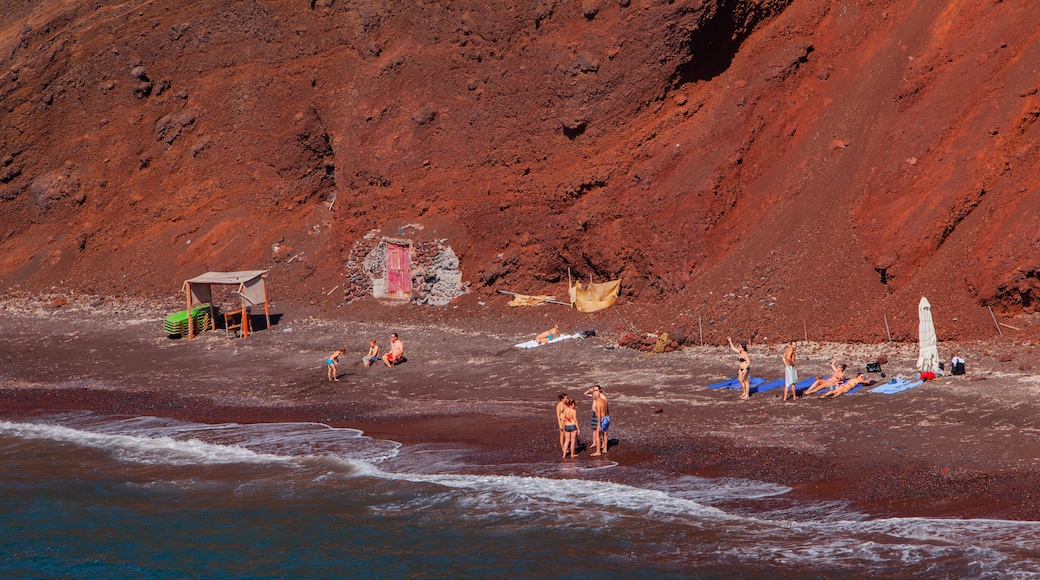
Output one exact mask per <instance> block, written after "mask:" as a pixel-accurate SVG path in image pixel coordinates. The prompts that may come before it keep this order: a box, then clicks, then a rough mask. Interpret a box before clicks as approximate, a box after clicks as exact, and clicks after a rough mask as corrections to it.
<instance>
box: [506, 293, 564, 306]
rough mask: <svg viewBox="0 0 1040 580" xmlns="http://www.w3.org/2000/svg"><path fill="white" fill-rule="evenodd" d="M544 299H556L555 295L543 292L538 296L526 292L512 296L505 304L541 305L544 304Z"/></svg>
mask: <svg viewBox="0 0 1040 580" xmlns="http://www.w3.org/2000/svg"><path fill="white" fill-rule="evenodd" d="M546 300H556V297H555V296H546V295H544V294H542V295H539V296H528V295H526V294H517V295H516V296H513V299H512V300H510V301H509V302H507V303H506V306H512V307H513V308H516V307H517V306H541V305H543V304H545V301H546Z"/></svg>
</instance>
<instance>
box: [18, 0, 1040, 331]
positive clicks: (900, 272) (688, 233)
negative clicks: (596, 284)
mask: <svg viewBox="0 0 1040 580" xmlns="http://www.w3.org/2000/svg"><path fill="white" fill-rule="evenodd" d="M1036 22H1040V4H1037V3H1035V2H1027V1H1024V0H1005V1H1004V2H994V1H992V0H985V1H982V0H978V1H974V2H971V1H961V2H954V1H950V2H924V1H912V0H891V1H873V2H868V1H865V0H863V1H858V2H856V1H852V0H832V1H820V0H813V1H809V0H772V1H770V0H757V1H756V0H686V1H683V0H676V1H674V2H667V1H664V0H620V1H618V0H612V1H608V0H599V1H597V0H583V1H580V2H579V1H553V0H542V1H541V2H508V1H501V2H497V1H496V2H478V1H468V2H467V1H453V2H423V1H399V0H385V1H376V0H370V1H355V2H346V1H344V0H315V1H314V2H308V1H307V0H299V1H297V0H294V1H284V2H260V1H245V2H219V3H218V2H191V3H183V2H173V1H167V0H156V1H152V2H125V3H124V2H112V1H105V0H97V1H94V2H89V3H88V2H59V1H57V0H41V1H29V0H24V1H23V0H13V1H12V2H10V3H9V7H7V8H5V10H4V11H3V14H0V59H2V65H3V66H2V68H0V72H2V73H3V74H2V76H0V119H2V123H0V158H2V159H0V165H2V166H0V216H2V224H0V243H2V248H3V252H2V254H0V286H2V287H4V288H10V287H13V286H14V285H21V286H23V287H28V288H47V287H51V286H52V285H56V284H60V285H62V286H65V287H73V288H77V289H81V290H85V291H96V292H100V291H104V292H112V291H120V292H144V293H146V294H148V293H158V292H159V291H162V292H164V293H166V292H172V291H175V290H176V288H178V287H179V284H180V282H181V281H182V280H183V279H184V278H185V277H189V276H192V275H195V274H197V273H199V272H201V271H204V270H215V269H252V268H267V267H270V268H272V269H273V273H272V275H274V276H277V277H279V278H281V279H282V280H283V281H284V282H285V283H284V284H283V285H282V286H283V288H285V287H287V286H289V285H291V286H292V290H291V292H292V293H293V294H294V295H301V296H303V297H305V298H306V297H310V298H312V299H313V298H314V297H321V296H324V295H325V292H326V291H327V290H329V289H332V288H334V287H335V286H337V285H339V284H342V283H343V272H344V264H345V263H346V262H347V258H348V253H349V252H350V251H351V248H352V247H353V246H354V243H355V242H356V241H357V240H358V239H360V238H361V237H362V236H364V235H365V234H366V233H368V232H370V231H371V230H373V229H381V230H388V231H392V230H393V229H395V228H398V227H400V226H402V225H405V224H419V225H420V226H421V227H423V228H424V229H423V230H422V231H424V232H427V234H426V235H429V236H431V237H436V238H439V239H447V240H449V242H448V243H450V246H451V247H452V248H453V250H454V252H455V253H456V254H457V256H458V258H459V261H460V264H461V269H462V272H463V276H464V278H465V279H466V280H468V281H469V282H470V284H471V288H472V289H473V290H475V291H477V292H493V291H494V290H495V289H496V288H509V289H515V290H519V291H523V292H547V293H557V294H559V293H560V292H561V291H564V290H563V288H564V287H563V285H562V284H561V281H563V280H565V279H566V276H567V269H568V268H570V269H571V271H572V272H573V273H574V275H575V276H577V277H581V278H586V277H588V276H589V275H592V276H595V277H597V278H606V277H611V278H613V277H618V276H620V277H622V278H624V286H625V294H626V296H627V300H630V301H635V302H638V303H639V304H641V305H644V306H646V305H651V306H652V307H651V308H650V310H651V311H654V312H657V313H658V314H657V316H659V317H660V319H661V320H665V319H668V320H673V321H678V322H679V323H691V322H694V321H696V320H697V317H698V316H700V317H701V319H702V320H703V321H704V324H705V327H706V331H707V332H709V336H713V337H715V338H719V337H724V336H725V335H726V334H727V333H733V334H735V335H736V334H742V335H744V336H748V337H760V338H762V337H774V338H781V337H790V338H794V337H801V336H802V334H803V332H804V331H805V330H806V329H808V328H811V329H812V334H813V336H811V338H823V337H828V338H843V339H864V340H870V339H878V338H881V337H883V336H885V334H884V333H885V329H884V326H883V324H882V323H881V321H882V320H883V316H884V315H886V314H887V315H888V316H889V318H890V321H891V323H892V324H891V326H892V327H893V330H894V331H895V333H896V336H903V337H909V336H912V335H913V334H914V333H915V332H916V309H915V307H916V303H917V301H918V300H919V298H920V296H921V295H922V294H924V295H927V296H928V297H929V299H930V300H931V301H932V303H933V305H934V312H935V316H936V319H937V324H938V325H939V327H940V335H941V336H940V337H941V338H948V337H954V336H957V337H962V338H969V337H972V336H977V335H980V334H987V333H988V332H989V330H988V329H989V328H992V322H990V321H989V318H988V317H989V314H988V311H987V310H986V307H987V306H992V307H993V308H994V309H995V310H996V311H997V312H998V313H999V314H1001V315H1005V316H1008V315H1023V316H1025V317H1027V318H1030V317H1031V316H1032V314H1033V309H1034V308H1035V307H1036V301H1037V300H1038V299H1040V233H1038V232H1040V223H1038V221H1040V217H1038V212H1037V210H1038V209H1040V193H1038V191H1040V190H1038V178H1037V176H1036V174H1037V172H1036V169H1037V165H1038V151H1037V149H1038V143H1040V126H1038V124H1037V123H1036V121H1037V119H1038V117H1040V94H1038V93H1037V87H1038V86H1040V77H1038V66H1040V64H1038V63H1040V29H1038V28H1037V27H1036V26H1035V23H1036ZM272 287H273V288H276V287H278V285H272ZM113 289H114V290H113ZM285 290H287V288H285ZM286 293H288V292H286ZM337 296H338V295H334V296H333V297H332V300H335V298H336V297H337ZM893 319H894V320H893ZM954 319H956V320H954ZM1027 322H1028V320H1027ZM716 335H717V336H716Z"/></svg>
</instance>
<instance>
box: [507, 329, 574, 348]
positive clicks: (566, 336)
mask: <svg viewBox="0 0 1040 580" xmlns="http://www.w3.org/2000/svg"><path fill="white" fill-rule="evenodd" d="M569 338H585V337H584V336H583V335H581V334H579V333H575V334H561V335H560V336H557V337H556V338H554V339H552V340H550V341H549V342H547V343H545V344H556V343H557V342H560V341H561V340H567V339H569ZM539 346H543V345H541V344H538V341H537V340H529V341H527V342H521V343H520V344H518V345H516V348H536V347H539Z"/></svg>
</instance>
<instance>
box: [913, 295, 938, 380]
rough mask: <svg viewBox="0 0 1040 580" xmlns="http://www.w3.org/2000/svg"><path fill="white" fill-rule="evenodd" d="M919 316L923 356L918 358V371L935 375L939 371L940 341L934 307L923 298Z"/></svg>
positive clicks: (918, 310)
mask: <svg viewBox="0 0 1040 580" xmlns="http://www.w3.org/2000/svg"><path fill="white" fill-rule="evenodd" d="M917 316H918V318H919V319H920V323H919V325H918V327H917V335H918V340H919V341H920V343H921V356H919V357H918V358H917V369H918V370H919V371H921V372H922V373H923V372H927V371H932V372H933V373H934V372H936V371H938V370H939V349H938V348H937V345H938V343H939V340H938V339H937V338H936V337H935V324H934V323H933V322H932V305H931V304H929V303H928V299H927V298H925V297H924V296H922V297H921V303H920V304H918V306H917Z"/></svg>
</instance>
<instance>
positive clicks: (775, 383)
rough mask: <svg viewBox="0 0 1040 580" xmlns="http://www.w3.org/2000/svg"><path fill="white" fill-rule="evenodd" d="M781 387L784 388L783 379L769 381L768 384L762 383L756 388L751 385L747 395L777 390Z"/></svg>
mask: <svg viewBox="0 0 1040 580" xmlns="http://www.w3.org/2000/svg"><path fill="white" fill-rule="evenodd" d="M737 386H738V387H739V386H740V385H737ZM782 386H784V379H775V380H772V381H769V382H768V383H762V384H761V385H758V386H757V387H756V386H754V385H752V387H751V389H750V390H749V391H748V392H749V393H764V392H766V391H772V390H773V389H778V388H780V387H782Z"/></svg>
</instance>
